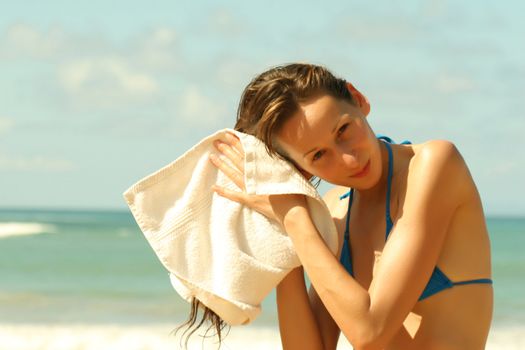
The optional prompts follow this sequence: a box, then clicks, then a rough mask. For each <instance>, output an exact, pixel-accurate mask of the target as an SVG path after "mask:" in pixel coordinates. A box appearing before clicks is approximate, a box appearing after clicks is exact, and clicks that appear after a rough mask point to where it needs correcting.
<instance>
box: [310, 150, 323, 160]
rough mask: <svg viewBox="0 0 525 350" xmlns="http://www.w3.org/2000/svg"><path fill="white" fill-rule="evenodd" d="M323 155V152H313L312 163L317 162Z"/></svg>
mask: <svg viewBox="0 0 525 350" xmlns="http://www.w3.org/2000/svg"><path fill="white" fill-rule="evenodd" d="M323 154H324V151H317V152H315V154H314V156H313V157H312V162H315V161H316V160H319V158H321V157H322V156H323Z"/></svg>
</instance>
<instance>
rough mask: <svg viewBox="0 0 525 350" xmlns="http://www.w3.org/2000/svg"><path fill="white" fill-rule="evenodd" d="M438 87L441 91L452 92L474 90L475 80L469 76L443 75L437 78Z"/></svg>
mask: <svg viewBox="0 0 525 350" xmlns="http://www.w3.org/2000/svg"><path fill="white" fill-rule="evenodd" d="M436 88H437V89H438V90H439V91H441V92H444V93H447V94H452V93H456V92H464V91H470V90H472V89H473V88H474V82H473V81H472V80H471V79H469V78H467V77H461V76H450V75H441V76H440V77H439V78H438V79H437V80H436Z"/></svg>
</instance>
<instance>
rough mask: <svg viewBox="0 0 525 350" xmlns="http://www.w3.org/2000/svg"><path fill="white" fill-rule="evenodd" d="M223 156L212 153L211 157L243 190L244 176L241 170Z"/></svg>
mask: <svg viewBox="0 0 525 350" xmlns="http://www.w3.org/2000/svg"><path fill="white" fill-rule="evenodd" d="M221 158H222V157H218V156H217V155H215V154H213V153H210V155H209V159H210V161H211V162H212V164H213V165H215V166H216V167H217V168H218V169H219V170H220V171H222V172H223V173H224V174H225V175H226V176H227V177H228V178H229V179H230V180H232V181H233V183H234V184H236V185H237V186H238V187H239V188H240V189H241V190H243V191H244V177H243V174H242V173H241V172H239V170H237V169H235V168H234V167H232V166H230V165H229V164H228V163H227V162H225V161H224V159H221Z"/></svg>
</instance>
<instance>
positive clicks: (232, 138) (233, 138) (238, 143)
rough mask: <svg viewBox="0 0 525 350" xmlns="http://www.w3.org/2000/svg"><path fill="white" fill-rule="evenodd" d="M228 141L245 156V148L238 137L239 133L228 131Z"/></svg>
mask: <svg viewBox="0 0 525 350" xmlns="http://www.w3.org/2000/svg"><path fill="white" fill-rule="evenodd" d="M226 141H228V143H229V144H230V145H231V146H233V148H234V149H235V150H236V151H237V152H238V153H239V154H240V155H242V156H243V157H244V149H243V148H242V143H241V140H239V138H238V137H237V135H234V134H232V133H230V132H227V133H226Z"/></svg>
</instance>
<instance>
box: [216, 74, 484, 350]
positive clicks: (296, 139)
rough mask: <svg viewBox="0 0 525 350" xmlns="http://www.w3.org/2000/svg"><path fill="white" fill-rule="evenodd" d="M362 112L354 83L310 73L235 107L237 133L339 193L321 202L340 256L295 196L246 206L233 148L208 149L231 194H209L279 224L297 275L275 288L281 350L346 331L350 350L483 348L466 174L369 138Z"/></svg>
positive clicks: (325, 344) (413, 149)
mask: <svg viewBox="0 0 525 350" xmlns="http://www.w3.org/2000/svg"><path fill="white" fill-rule="evenodd" d="M443 103H446V101H444V102H443ZM369 110H370V106H369V103H368V101H367V99H366V98H365V97H364V96H363V95H362V94H361V93H360V92H359V91H358V90H356V89H355V88H354V87H353V86H352V85H351V84H348V83H346V82H345V81H344V80H342V79H338V78H336V77H334V76H333V75H332V74H331V73H330V72H329V71H328V70H326V69H325V68H323V67H319V66H314V65H309V64H290V65H286V66H281V67H276V68H273V69H270V70H269V71H267V72H264V73H262V74H261V75H259V76H258V77H256V78H255V79H254V80H253V81H252V82H251V83H250V84H249V85H248V86H247V88H246V89H245V91H244V93H243V96H242V99H241V102H240V105H239V112H238V118H237V124H236V129H237V130H239V131H242V132H245V133H249V134H252V135H254V136H256V137H258V138H260V139H262V140H263V141H264V142H265V144H266V146H267V148H268V151H269V152H270V153H273V154H277V155H279V156H281V157H284V158H285V159H288V160H289V161H290V162H292V163H293V164H294V165H295V166H296V167H297V168H298V169H299V170H300V171H301V173H302V174H303V175H304V176H305V177H307V178H311V177H318V178H320V179H323V180H325V181H327V182H330V183H332V184H335V185H337V187H335V188H334V189H332V190H331V191H329V192H328V193H327V194H326V196H325V201H326V203H327V205H328V207H329V209H330V212H331V213H332V216H333V220H334V221H335V224H336V226H337V228H338V232H339V237H340V240H339V241H340V245H339V247H340V248H339V254H338V256H334V255H333V254H332V253H331V252H330V250H329V249H328V248H327V246H326V245H325V244H324V242H323V240H322V239H321V238H320V235H319V233H318V232H317V230H316V228H315V226H314V225H313V223H312V221H311V218H310V216H309V212H308V209H307V205H306V201H305V198H304V197H303V196H301V195H279V196H270V197H268V196H254V195H247V194H245V193H244V192H242V190H243V189H244V183H243V156H244V155H243V150H242V147H241V145H240V142H239V141H238V140H237V139H236V138H235V137H233V136H232V137H231V138H230V140H229V142H228V143H217V144H216V146H217V149H218V150H219V151H220V152H221V153H222V154H223V156H225V157H227V158H229V159H230V160H231V162H225V161H223V160H221V157H212V159H211V160H212V162H213V163H214V164H215V165H216V166H217V167H218V168H219V169H220V170H222V171H223V172H224V173H225V174H227V175H228V176H229V177H230V178H231V179H232V180H233V181H234V182H235V183H236V184H237V185H238V186H239V188H240V191H237V192H235V191H231V190H227V189H224V188H219V187H215V188H214V190H215V191H216V192H217V193H218V194H220V195H222V196H224V197H227V198H229V199H231V200H234V201H238V202H241V203H243V204H245V205H247V206H250V207H252V208H253V209H255V210H258V211H260V212H261V213H263V214H265V215H266V216H268V217H269V218H271V219H273V220H276V221H277V222H279V223H280V224H281V225H283V227H284V229H285V230H286V232H287V233H288V235H289V236H290V238H291V240H292V242H293V244H294V247H295V249H296V251H297V254H298V256H299V259H300V261H301V263H302V267H300V268H296V269H295V270H293V271H292V272H291V273H290V274H289V275H287V277H286V278H285V279H284V280H283V281H282V282H281V283H280V284H279V286H278V287H277V304H278V314H279V328H280V332H281V339H282V343H283V347H284V348H285V349H335V348H336V345H337V341H338V337H339V334H340V332H342V333H343V334H344V336H345V337H346V338H347V339H348V341H349V342H350V343H351V344H352V345H353V346H354V347H355V348H356V349H483V348H484V345H485V342H486V338H487V335H488V331H489V327H490V322H491V318H492V303H493V290H492V280H491V279H490V277H491V263H490V243H489V238H488V234H487V229H486V225H485V220H484V214H483V209H482V205H481V201H480V197H479V194H478V192H477V189H476V186H475V184H474V182H473V180H472V177H471V175H470V173H469V170H468V168H467V166H466V164H465V162H464V160H463V158H462V157H461V155H460V153H459V151H458V150H457V149H456V147H455V146H454V145H453V144H452V143H451V142H448V141H441V140H435V141H428V142H425V143H422V144H417V145H397V144H389V143H388V142H385V141H383V140H379V139H378V138H376V136H375V135H374V133H373V131H372V129H371V128H370V126H369V124H368V121H367V119H366V117H367V115H368V112H369ZM229 164H233V165H229ZM348 188H351V191H350V192H349V193H347V192H348ZM340 196H342V198H343V200H340ZM303 268H304V270H305V271H306V273H307V274H308V276H309V278H310V280H311V283H312V288H310V291H309V293H307V291H306V287H305V281H304V277H303Z"/></svg>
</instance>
